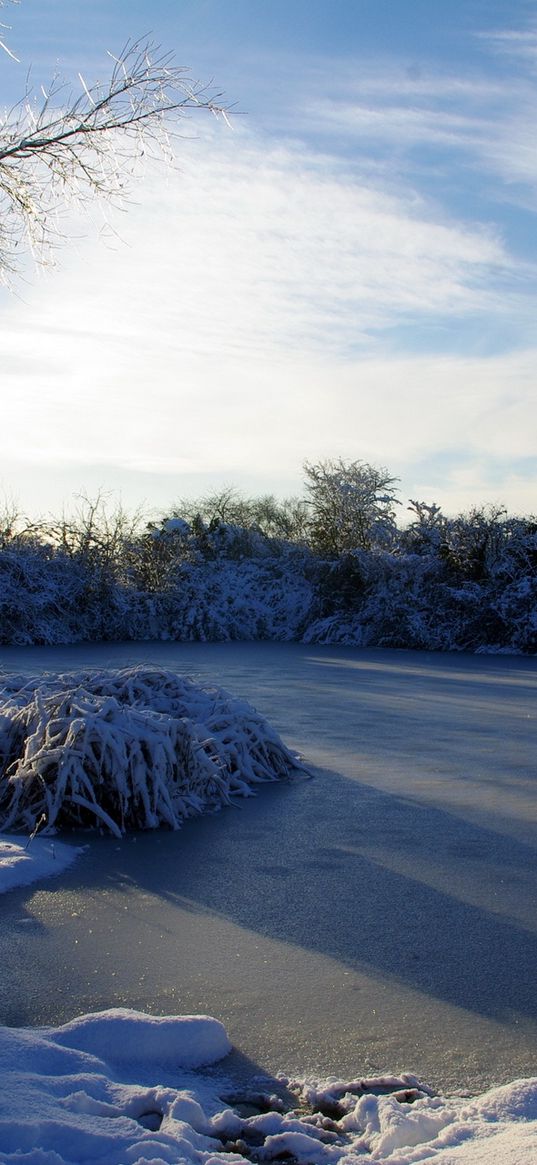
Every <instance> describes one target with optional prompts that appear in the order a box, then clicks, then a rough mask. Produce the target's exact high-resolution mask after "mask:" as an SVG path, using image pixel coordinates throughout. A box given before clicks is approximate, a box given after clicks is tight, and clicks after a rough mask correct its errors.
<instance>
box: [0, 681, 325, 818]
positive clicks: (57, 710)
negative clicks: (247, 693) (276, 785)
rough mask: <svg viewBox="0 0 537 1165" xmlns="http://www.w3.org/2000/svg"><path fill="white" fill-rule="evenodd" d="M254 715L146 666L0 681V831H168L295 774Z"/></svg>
mask: <svg viewBox="0 0 537 1165" xmlns="http://www.w3.org/2000/svg"><path fill="white" fill-rule="evenodd" d="M304 771H305V770H304V769H303V766H302V765H301V764H300V761H299V759H298V757H296V756H295V755H294V754H293V753H291V752H290V751H289V749H287V748H286V747H285V745H284V744H283V743H282V741H281V740H280V738H279V736H278V735H277V733H275V732H274V731H273V729H272V728H271V727H270V725H269V724H268V723H267V721H266V720H264V718H263V717H262V716H260V715H259V713H258V712H256V710H255V709H254V708H252V707H251V706H250V705H249V704H246V703H244V702H243V701H241V700H237V699H234V698H233V697H231V696H230V695H228V693H226V692H224V691H223V690H221V689H219V688H213V687H202V686H199V685H198V684H196V683H194V682H193V681H192V680H190V679H187V678H185V677H180V676H178V675H176V674H175V673H173V672H167V671H160V670H152V669H147V668H142V667H140V668H125V669H122V670H119V671H85V672H80V673H67V674H64V675H56V674H48V675H45V676H40V677H39V678H30V679H29V678H28V677H22V676H12V677H4V678H3V680H2V681H0V828H2V829H4V830H6V829H7V830H9V829H26V830H29V831H34V830H36V829H38V828H42V827H43V828H44V829H45V830H46V831H48V832H50V831H53V830H54V829H55V828H56V827H61V828H73V827H78V826H88V825H93V826H95V825H98V826H100V827H102V828H105V829H106V830H109V831H110V832H111V833H113V834H115V835H116V836H118V837H120V836H121V835H122V834H123V833H125V832H126V831H127V830H129V829H156V828H157V827H159V826H160V825H166V826H168V827H169V828H171V829H177V828H178V827H179V825H180V824H181V821H182V820H183V819H184V818H185V817H189V816H191V815H192V814H194V813H202V812H203V811H205V810H214V809H217V808H219V807H220V806H221V805H223V804H229V803H230V802H231V801H232V798H233V797H235V796H243V797H244V796H250V795H251V794H252V785H255V784H256V783H257V782H260V781H273V780H278V779H280V778H283V777H290V776H292V775H297V774H298V773H299V772H302V773H304Z"/></svg>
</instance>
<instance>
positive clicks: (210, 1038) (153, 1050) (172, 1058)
mask: <svg viewBox="0 0 537 1165" xmlns="http://www.w3.org/2000/svg"><path fill="white" fill-rule="evenodd" d="M50 1034H51V1035H52V1037H53V1039H54V1042H55V1043H57V1044H60V1045H61V1046H62V1047H64V1048H74V1049H78V1050H79V1051H82V1052H89V1054H90V1055H92V1056H96V1057H97V1058H98V1059H100V1060H105V1061H106V1062H107V1063H108V1064H114V1065H116V1066H117V1065H127V1064H131V1063H135V1064H140V1063H143V1064H144V1068H148V1067H150V1068H154V1067H159V1066H160V1067H163V1066H167V1067H171V1068H177V1067H181V1068H200V1067H201V1066H202V1065H206V1064H213V1063H214V1061H215V1060H221V1059H222V1057H223V1056H227V1054H228V1052H230V1051H231V1044H230V1042H229V1040H228V1037H227V1034H226V1030H225V1028H224V1026H223V1024H221V1023H220V1022H219V1021H218V1020H217V1019H210V1018H209V1017H208V1016H206V1015H180V1016H177V1015H172V1016H169V1015H165V1016H160V1015H145V1014H144V1013H143V1012H140V1011H132V1010H131V1009H130V1008H125V1007H115V1008H111V1009H110V1010H109V1011H104V1012H93V1013H91V1014H90V1015H81V1016H78V1017H77V1018H76V1019H73V1020H71V1022H70V1023H66V1024H64V1025H63V1027H61V1028H57V1029H56V1030H54V1029H52V1030H51V1033H50Z"/></svg>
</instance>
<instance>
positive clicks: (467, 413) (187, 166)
mask: <svg viewBox="0 0 537 1165" xmlns="http://www.w3.org/2000/svg"><path fill="white" fill-rule="evenodd" d="M139 199H140V201H139V204H138V205H135V206H132V207H131V208H130V209H129V212H128V214H127V215H126V216H125V218H124V220H123V221H122V220H119V223H120V229H121V234H122V235H123V238H124V242H119V243H118V242H116V243H115V244H114V247H113V249H110V248H109V247H106V246H104V245H103V244H97V243H96V242H95V240H88V241H86V242H84V243H80V244H79V245H78V247H77V248H76V249H74V250H70V251H65V252H64V254H63V255H62V263H63V266H62V269H61V270H59V271H58V272H56V273H53V274H52V275H49V276H48V277H46V278H45V279H43V280H41V281H40V282H39V283H37V284H36V285H35V286H34V287H33V288H31V289H30V290H27V291H26V292H25V296H26V302H25V303H18V302H13V303H12V304H11V305H10V306H9V307H7V308H6V310H5V311H4V319H3V328H2V339H1V347H2V374H1V376H2V389H3V396H4V405H3V424H2V430H1V433H0V454H1V455H2V457H3V460H4V465H6V466H7V465H8V464H9V465H11V466H16V465H17V464H18V465H19V466H23V467H24V466H26V467H27V469H28V473H29V472H30V470H31V467H32V466H33V467H37V469H38V471H39V472H40V473H41V477H43V474H45V473H47V472H48V473H50V474H53V473H57V472H61V473H63V475H64V480H67V479H69V480H72V482H73V488H75V489H76V488H77V487H78V486H79V485H80V484H81V481H82V482H83V481H84V480H85V478H86V472H87V475H88V476H89V477H91V478H92V479H93V475H94V473H95V472H96V467H99V470H100V471H102V474H103V477H102V479H101V482H100V484H102V485H104V486H105V487H106V486H107V484H109V483H110V482H112V481H113V483H114V484H117V482H118V481H121V480H122V479H123V480H124V481H125V482H127V481H128V483H129V484H128V490H129V496H128V497H127V496H126V498H125V500H126V501H127V502H135V501H137V500H138V499H139V497H140V496H145V494H146V492H147V491H146V490H145V488H144V483H143V481H141V482H140V486H139V489H138V493H137V496H133V495H132V492H131V491H132V490H133V488H134V487H133V484H132V482H133V473H134V472H135V471H138V473H139V474H140V475H142V477H143V475H146V476H148V475H156V476H157V477H158V476H159V475H160V476H161V477H162V480H163V481H164V480H166V488H168V483H169V479H170V476H173V475H175V476H176V478H177V488H176V490H175V493H176V494H178V493H181V492H185V491H184V489H183V488H182V485H181V478H182V477H185V478H188V480H193V479H194V478H195V477H196V475H198V476H199V475H202V476H204V478H205V479H207V478H208V477H209V476H211V475H212V476H213V478H214V482H215V484H218V483H221V482H222V481H223V480H225V481H228V482H229V481H235V482H237V483H238V484H241V482H242V481H245V480H247V481H248V482H250V483H255V481H256V480H259V481H261V480H262V481H263V486H262V487H261V488H267V483H269V482H271V483H272V488H274V489H276V490H278V488H279V482H280V481H281V480H285V481H286V482H289V481H292V480H293V479H294V477H295V475H296V480H297V484H298V480H299V477H300V465H301V462H302V460H303V459H304V458H306V457H307V458H309V459H315V458H316V457H318V456H332V455H334V456H338V455H341V456H346V457H347V456H348V457H362V458H363V459H365V460H371V461H380V462H382V463H386V464H388V465H389V467H390V468H391V469H392V470H393V471H394V472H398V471H399V470H398V467H399V466H404V467H407V466H408V465H409V464H410V462H411V460H412V458H416V457H418V456H419V453H420V451H422V450H423V449H427V450H431V449H435V448H436V449H440V448H441V449H443V448H446V447H448V448H449V447H455V446H457V444H458V443H459V444H460V442H461V440H463V441H464V442H466V443H467V444H468V445H469V447H470V448H471V449H472V450H473V451H474V454H475V456H476V457H477V458H479V457H480V456H481V453H483V455H485V454H486V451H487V450H489V451H490V450H495V449H496V448H497V447H499V446H501V447H502V449H503V452H504V453H506V452H507V454H508V455H510V456H512V457H513V458H517V457H521V456H527V455H529V452H530V450H529V427H528V424H527V416H526V415H525V414H526V410H527V408H528V407H529V405H530V401H531V394H532V391H533V388H532V385H533V383H534V381H533V373H534V370H535V363H536V360H535V356H536V354H535V352H533V351H528V353H527V354H525V355H524V356H521V357H513V358H504V359H503V360H501V359H498V360H468V359H463V358H460V359H458V360H457V359H454V358H452V359H448V358H439V357H436V358H435V357H430V358H425V357H416V356H412V357H411V356H408V355H407V356H405V357H401V356H400V355H397V354H396V353H394V352H392V353H391V354H390V352H389V347H388V341H387V339H386V338H385V334H386V331H387V330H388V331H389V329H390V328H396V327H398V326H400V325H407V326H408V327H410V326H411V325H414V326H419V325H420V323H423V321H427V320H431V321H433V322H435V321H438V320H441V321H444V322H446V321H456V320H457V319H459V318H460V319H461V320H464V321H465V322H467V321H468V319H469V318H472V317H475V318H480V317H481V318H483V319H486V320H487V321H488V326H489V327H491V328H494V326H495V324H494V321H495V319H497V320H498V321H499V323H501V321H503V319H504V318H505V316H506V315H508V314H509V312H510V311H511V312H512V313H513V314H516V313H517V312H518V311H519V306H520V300H519V292H518V290H516V291H513V290H511V291H509V292H508V291H506V287H508V286H509V284H511V286H512V284H513V281H516V277H517V273H516V271H515V270H513V269H512V266H511V260H510V258H509V255H508V254H507V253H506V251H505V250H504V248H503V247H502V245H501V242H500V241H499V240H498V239H497V238H496V237H495V234H494V232H492V231H489V230H484V229H475V230H472V229H470V228H469V227H468V226H465V225H460V224H457V223H456V222H454V221H451V222H450V221H446V220H445V219H444V218H443V216H442V215H441V213H440V211H439V210H438V208H433V207H431V206H429V205H427V203H426V201H425V200H424V199H423V198H420V197H418V196H417V195H416V196H414V197H411V196H409V194H408V192H407V191H403V192H401V194H400V195H397V194H396V193H395V192H394V191H393V190H390V191H388V190H386V189H384V188H383V187H382V186H373V185H372V184H371V183H370V182H369V183H367V182H366V181H365V180H364V179H363V177H361V176H360V175H359V174H357V173H356V172H355V171H354V172H351V171H350V170H348V169H345V167H344V166H342V164H341V162H338V161H337V160H334V159H330V158H329V157H326V156H325V157H320V156H319V154H317V153H313V152H308V151H307V150H306V148H305V147H301V148H300V149H299V148H293V147H292V146H291V145H287V146H284V145H282V146H279V147H277V148H270V147H269V146H268V145H267V143H266V142H265V141H263V140H260V139H259V140H257V139H256V137H255V135H254V134H253V133H252V132H244V131H239V132H238V133H235V134H229V133H226V132H225V131H220V132H219V133H217V134H216V135H213V136H212V137H208V138H207V139H200V140H198V141H196V142H194V143H185V152H184V157H183V159H182V163H181V168H180V172H179V173H178V174H171V175H168V178H167V181H166V182H163V181H162V178H160V179H158V180H155V179H154V178H153V179H148V180H147V182H146V184H145V186H144V187H142V188H140V192H139ZM509 297H510V298H509ZM408 472H409V473H410V470H409V471H408ZM22 473H23V470H22V469H21V470H19V474H22ZM405 473H407V469H406V468H405ZM122 475H123V478H122ZM86 479H87V478H86ZM154 487H155V489H156V486H155V483H154V482H153V483H152V486H151V488H152V490H153V493H154V492H155V489H154ZM44 493H46V490H45V491H43V488H42V487H41V488H40V495H41V496H40V498H39V499H38V500H37V502H36V506H39V507H40V508H43V507H44V506H45V505H48V502H45V501H44ZM436 494H438V491H436ZM450 497H451V499H452V502H451V508H458V502H457V496H456V486H454V487H453V489H451V494H450V486H449V483H448V485H447V488H446V496H445V499H443V498H440V499H439V500H446V502H447V504H448V505H449V502H450ZM165 501H166V499H165V498H162V504H165ZM34 508H36V507H35V506H34Z"/></svg>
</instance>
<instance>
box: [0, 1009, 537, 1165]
mask: <svg viewBox="0 0 537 1165" xmlns="http://www.w3.org/2000/svg"><path fill="white" fill-rule="evenodd" d="M229 1050H230V1044H229V1041H228V1038H227V1036H226V1033H225V1030H224V1028H223V1027H222V1024H220V1023H219V1022H218V1021H217V1020H215V1019H211V1018H209V1017H207V1016H182V1017H178V1016H163V1017H158V1016H148V1015H144V1014H142V1013H140V1012H135V1011H129V1010H123V1009H115V1010H112V1011H104V1012H98V1013H96V1014H93V1015H86V1016H81V1017H79V1018H78V1019H75V1020H73V1021H72V1022H71V1023H68V1024H65V1025H64V1026H63V1027H59V1028H42V1029H25V1030H24V1029H23V1030H17V1029H9V1028H0V1087H1V1089H2V1112H1V1114H0V1161H1V1162H2V1165H80V1162H82V1161H84V1162H85V1165H97V1162H98V1163H99V1165H230V1163H231V1162H233V1165H248V1163H249V1162H254V1163H256V1165H262V1163H263V1162H270V1161H277V1160H282V1159H286V1160H288V1161H290V1163H291V1165H359V1163H360V1162H364V1165H366V1162H377V1163H379V1165H417V1163H418V1162H420V1163H421V1165H529V1162H530V1161H535V1160H537V1078H535V1079H530V1080H518V1081H516V1082H515V1083H514V1084H509V1085H504V1086H502V1087H500V1088H495V1089H491V1090H490V1091H489V1092H487V1093H485V1095H483V1096H480V1097H474V1098H472V1099H470V1100H469V1099H468V1098H463V1097H451V1098H447V1099H446V1098H442V1097H438V1096H434V1095H432V1094H431V1092H430V1090H429V1089H427V1088H426V1087H425V1086H423V1085H421V1084H420V1082H419V1081H418V1080H416V1078H415V1077H411V1076H406V1075H403V1076H400V1077H394V1076H383V1077H376V1078H373V1079H362V1080H354V1081H351V1082H348V1083H345V1082H337V1083H335V1082H333V1081H332V1082H330V1081H329V1082H327V1083H326V1084H324V1085H323V1084H319V1083H317V1084H312V1083H311V1082H309V1083H307V1082H306V1083H305V1082H293V1081H289V1080H287V1079H286V1078H285V1077H280V1078H279V1079H278V1080H274V1079H271V1080H268V1081H265V1082H264V1083H265V1084H266V1083H268V1084H269V1086H271V1087H272V1086H274V1087H275V1089H276V1095H274V1094H272V1095H271V1094H269V1093H268V1092H266V1091H265V1092H264V1093H261V1092H260V1091H259V1088H258V1089H257V1092H254V1091H253V1090H252V1089H251V1088H249V1087H248V1085H246V1086H245V1087H244V1090H243V1092H241V1093H235V1094H233V1093H230V1091H229V1082H226V1080H225V1079H224V1077H223V1076H219V1075H218V1074H217V1073H216V1071H215V1069H214V1067H212V1068H211V1070H210V1074H208V1075H205V1076H204V1075H202V1074H201V1073H200V1071H199V1069H200V1068H201V1067H203V1066H205V1065H214V1064H215V1063H216V1062H217V1061H218V1060H220V1059H221V1058H222V1057H224V1056H225V1055H226V1054H227V1052H228V1051H229ZM253 1083H254V1082H253ZM255 1083H256V1084H257V1085H258V1083H259V1082H258V1081H257V1082H255ZM278 1091H279V1092H280V1093H285V1096H286V1102H284V1101H283V1099H282V1096H279V1095H277V1093H278ZM234 1105H235V1106H236V1107H235V1108H234V1107H233V1106H234ZM245 1105H247V1106H248V1109H249V1111H250V1112H251V1111H252V1109H257V1111H255V1112H253V1114H252V1115H248V1116H241V1115H240V1113H241V1108H244V1106H245Z"/></svg>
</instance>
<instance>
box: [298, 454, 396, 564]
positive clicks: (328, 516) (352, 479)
mask: <svg viewBox="0 0 537 1165" xmlns="http://www.w3.org/2000/svg"><path fill="white" fill-rule="evenodd" d="M304 473H305V475H306V482H305V485H306V491H307V495H308V497H307V502H308V505H309V507H310V522H309V532H310V540H311V543H312V546H313V548H314V549H315V550H317V551H318V552H319V553H321V554H326V555H337V554H341V553H344V552H345V551H350V550H356V549H360V550H370V549H371V548H372V547H373V546H375V545H379V546H388V545H390V543H391V541H392V539H393V536H394V534H395V531H396V522H395V506H396V505H398V504H399V503H398V500H397V498H396V496H395V495H396V492H397V491H396V482H397V480H398V479H397V478H396V477H392V476H391V475H390V474H389V472H388V470H387V469H385V468H384V467H383V466H375V465H368V464H367V462H365V461H344V460H343V459H342V458H341V457H340V458H339V459H338V460H335V461H334V460H326V461H319V462H317V464H315V465H313V464H311V463H310V462H308V461H306V462H304Z"/></svg>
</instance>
